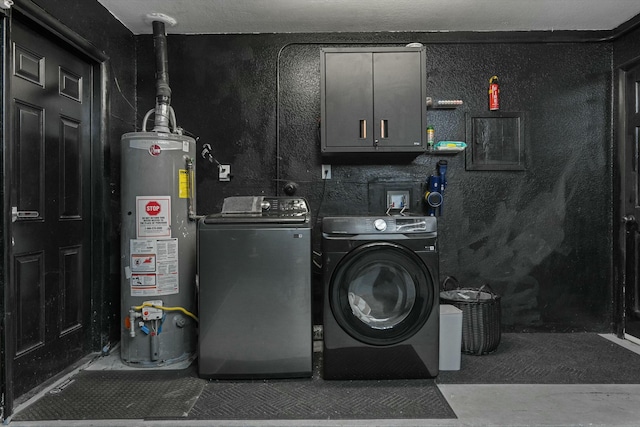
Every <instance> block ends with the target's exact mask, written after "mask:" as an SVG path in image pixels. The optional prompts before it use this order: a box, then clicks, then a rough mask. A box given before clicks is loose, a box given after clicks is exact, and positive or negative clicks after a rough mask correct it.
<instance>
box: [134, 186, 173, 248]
mask: <svg viewBox="0 0 640 427" xmlns="http://www.w3.org/2000/svg"><path fill="white" fill-rule="evenodd" d="M136 237H137V238H141V237H171V196H136Z"/></svg>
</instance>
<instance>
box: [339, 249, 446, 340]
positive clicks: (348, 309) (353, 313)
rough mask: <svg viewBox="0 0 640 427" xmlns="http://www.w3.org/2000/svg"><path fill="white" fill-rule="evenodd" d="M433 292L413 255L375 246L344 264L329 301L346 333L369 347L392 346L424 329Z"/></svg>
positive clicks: (353, 254) (352, 255) (359, 251)
mask: <svg viewBox="0 0 640 427" xmlns="http://www.w3.org/2000/svg"><path fill="white" fill-rule="evenodd" d="M434 289H436V288H435V287H434V284H433V281H432V279H431V276H430V274H429V272H428V271H427V269H426V266H425V265H424V263H423V262H422V261H421V260H420V258H419V257H418V256H417V255H416V254H415V253H414V252H412V251H411V250H409V249H407V248H405V247H403V246H401V245H398V244H394V243H390V242H372V243H369V244H366V245H363V246H360V247H358V248H357V249H355V250H353V251H352V252H350V253H349V254H348V255H347V256H345V258H344V259H343V260H342V261H341V262H340V264H339V265H338V266H337V268H336V270H335V272H334V274H333V276H332V278H331V283H330V287H329V298H330V304H331V310H332V312H333V314H334V316H335V318H336V320H337V322H338V323H339V324H340V326H341V327H342V328H343V329H344V330H345V331H346V332H347V333H349V334H350V335H351V336H353V337H354V338H356V339H358V340H360V341H362V342H364V343H367V344H372V345H391V344H395V343H399V342H402V341H404V340H406V339H407V338H409V337H411V336H412V335H413V334H415V333H416V332H417V331H419V330H420V329H421V328H422V326H423V325H424V323H425V322H426V320H427V318H428V317H429V315H430V314H431V310H432V305H433V301H434V297H435V296H434Z"/></svg>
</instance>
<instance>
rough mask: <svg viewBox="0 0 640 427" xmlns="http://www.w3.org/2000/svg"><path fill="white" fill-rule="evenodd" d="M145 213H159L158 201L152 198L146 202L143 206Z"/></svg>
mask: <svg viewBox="0 0 640 427" xmlns="http://www.w3.org/2000/svg"><path fill="white" fill-rule="evenodd" d="M144 210H145V212H147V215H153V216H155V215H158V214H159V213H160V203H158V202H154V201H153V200H152V201H150V202H149V203H147V206H145V208H144Z"/></svg>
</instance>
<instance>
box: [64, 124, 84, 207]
mask: <svg viewBox="0 0 640 427" xmlns="http://www.w3.org/2000/svg"><path fill="white" fill-rule="evenodd" d="M60 139H61V141H60V144H59V146H60V169H59V170H60V179H59V182H60V218H66V219H79V218H81V217H82V168H81V165H82V145H81V141H80V123H78V122H77V121H74V120H71V119H68V118H64V117H63V118H62V119H61V121H60Z"/></svg>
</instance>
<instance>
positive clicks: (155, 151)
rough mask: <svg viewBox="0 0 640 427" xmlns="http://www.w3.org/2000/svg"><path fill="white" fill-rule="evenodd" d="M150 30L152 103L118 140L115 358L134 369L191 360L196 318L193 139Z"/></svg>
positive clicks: (158, 31) (160, 37)
mask: <svg viewBox="0 0 640 427" xmlns="http://www.w3.org/2000/svg"><path fill="white" fill-rule="evenodd" d="M153 33H154V45H155V50H156V58H157V59H156V62H157V64H156V67H157V74H156V77H157V84H156V89H157V95H156V107H155V109H154V110H150V111H149V112H148V113H147V114H146V115H145V117H144V120H143V124H142V131H141V132H131V133H126V134H124V135H122V138H121V162H122V163H121V209H122V211H121V216H122V218H121V219H122V229H121V266H122V273H121V283H122V289H121V314H122V316H121V317H122V326H121V328H122V329H121V358H122V361H123V362H124V363H125V364H127V365H130V366H138V367H156V366H162V365H169V364H174V363H177V362H182V361H187V360H190V359H191V358H192V357H193V356H194V355H195V350H196V343H197V338H196V332H197V321H198V318H197V315H196V308H197V303H196V235H197V222H196V218H195V188H194V183H195V151H196V142H195V140H194V139H193V138H191V137H190V136H187V135H184V134H183V132H182V130H181V129H180V128H179V127H178V126H177V124H176V119H175V113H174V111H173V109H172V108H171V106H170V99H171V90H170V89H169V82H168V74H167V68H168V67H167V59H166V35H165V32H164V22H162V21H154V22H153ZM152 115H155V117H154V120H155V126H154V128H153V130H151V131H147V121H148V120H149V118H150V117H151V116H152Z"/></svg>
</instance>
